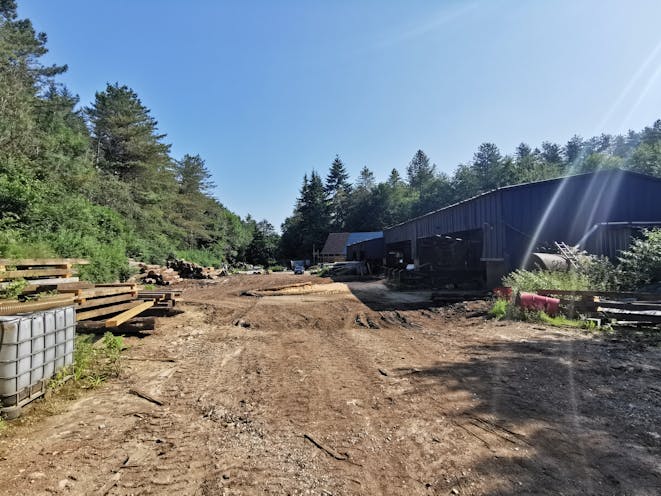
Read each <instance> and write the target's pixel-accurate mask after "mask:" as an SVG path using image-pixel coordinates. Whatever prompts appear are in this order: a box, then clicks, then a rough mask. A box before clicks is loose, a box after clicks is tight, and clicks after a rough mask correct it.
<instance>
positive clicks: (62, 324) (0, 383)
mask: <svg viewBox="0 0 661 496" xmlns="http://www.w3.org/2000/svg"><path fill="white" fill-rule="evenodd" d="M75 331H76V311H75V307H73V306H69V307H63V308H54V309H51V310H45V311H42V312H35V313H29V314H21V315H11V316H6V317H0V412H2V413H4V414H5V416H8V417H10V416H11V417H15V416H18V414H20V407H21V406H22V405H24V404H26V403H28V402H30V401H32V400H33V399H35V398H37V397H39V396H41V395H42V394H43V393H44V392H45V391H46V384H47V382H48V380H49V379H50V378H51V377H53V376H54V375H55V373H56V372H57V371H59V370H60V369H62V368H63V367H65V366H68V365H71V364H72V363H73V350H74V338H75Z"/></svg>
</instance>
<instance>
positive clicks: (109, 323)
mask: <svg viewBox="0 0 661 496" xmlns="http://www.w3.org/2000/svg"><path fill="white" fill-rule="evenodd" d="M152 306H154V302H153V301H145V302H142V303H139V304H138V305H136V306H134V307H133V308H131V309H129V310H126V311H125V312H122V313H120V314H119V315H115V316H114V317H112V318H111V319H108V320H106V327H117V326H118V325H119V324H122V323H123V322H126V321H127V320H129V319H130V318H132V317H135V316H136V315H138V314H140V313H142V312H144V311H145V310H147V309H148V308H150V307H152Z"/></svg>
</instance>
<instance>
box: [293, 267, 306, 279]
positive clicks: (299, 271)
mask: <svg viewBox="0 0 661 496" xmlns="http://www.w3.org/2000/svg"><path fill="white" fill-rule="evenodd" d="M304 273H305V267H303V266H302V265H296V266H294V274H296V275H297V276H300V275H302V274H304Z"/></svg>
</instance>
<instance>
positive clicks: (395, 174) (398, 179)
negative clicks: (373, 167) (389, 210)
mask: <svg viewBox="0 0 661 496" xmlns="http://www.w3.org/2000/svg"><path fill="white" fill-rule="evenodd" d="M403 182H404V181H402V176H401V175H400V174H399V171H398V170H397V169H394V168H393V170H391V171H390V175H389V176H388V184H389V185H390V186H397V185H399V184H402V183H403Z"/></svg>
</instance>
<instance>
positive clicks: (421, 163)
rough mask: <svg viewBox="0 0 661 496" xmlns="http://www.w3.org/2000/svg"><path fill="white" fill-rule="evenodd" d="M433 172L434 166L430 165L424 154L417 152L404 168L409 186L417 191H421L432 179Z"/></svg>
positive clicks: (420, 151)
mask: <svg viewBox="0 0 661 496" xmlns="http://www.w3.org/2000/svg"><path fill="white" fill-rule="evenodd" d="M435 170H436V166H435V165H430V163H429V157H427V155H425V152H423V151H422V150H418V151H417V152H415V155H413V158H412V159H411V161H410V162H409V165H408V167H407V168H406V175H407V176H408V181H409V186H411V188H413V189H415V190H417V191H422V189H423V188H424V187H425V185H426V184H427V183H429V182H430V181H431V180H432V179H434V174H435Z"/></svg>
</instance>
